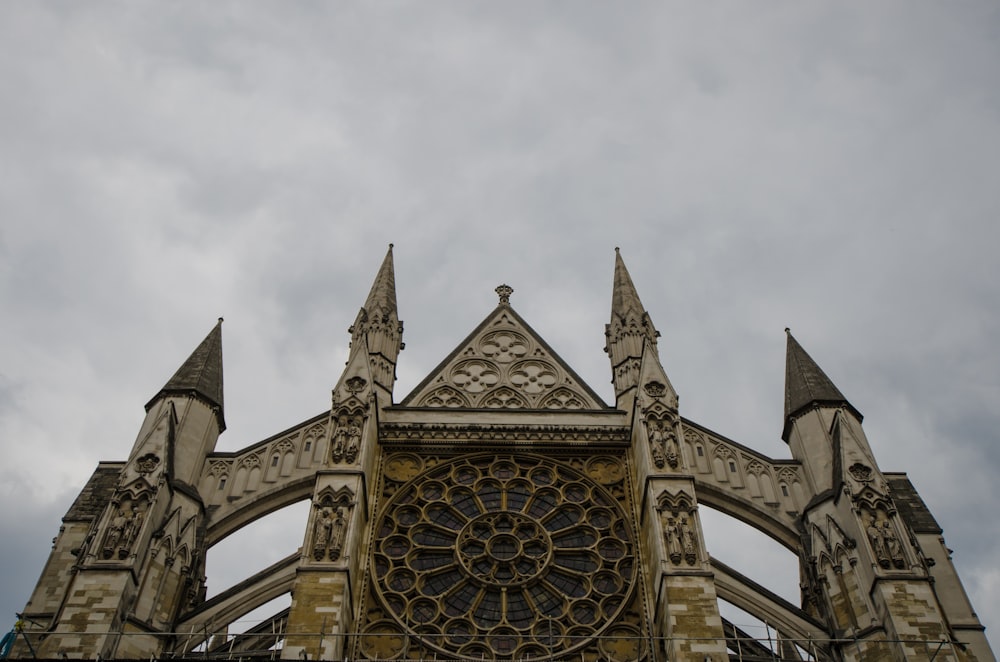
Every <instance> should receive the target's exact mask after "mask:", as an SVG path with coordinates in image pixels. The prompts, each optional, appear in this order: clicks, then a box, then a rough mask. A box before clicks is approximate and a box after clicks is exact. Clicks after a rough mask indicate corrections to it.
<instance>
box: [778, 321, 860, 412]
mask: <svg viewBox="0 0 1000 662" xmlns="http://www.w3.org/2000/svg"><path fill="white" fill-rule="evenodd" d="M785 333H787V334H788V348H787V350H786V354H785V419H786V420H787V419H788V418H789V417H791V416H794V415H795V414H797V413H798V412H799V411H800V410H802V409H804V408H805V407H807V406H809V405H811V404H813V403H822V404H827V405H833V406H838V405H847V406H848V407H850V408H851V409H852V410H853V409H854V407H852V406H851V403H849V402H848V401H847V398H845V397H844V396H843V394H842V393H841V392H840V391H839V390H838V389H837V387H836V386H834V385H833V382H832V381H830V378H829V377H827V376H826V373H824V372H823V371H822V370H820V367H819V366H818V365H816V362H815V361H813V360H812V357H810V356H809V355H808V354H806V350H804V349H802V345H800V344H799V343H798V341H797V340H795V338H794V337H793V336H792V333H791V331H790V330H789V329H785Z"/></svg>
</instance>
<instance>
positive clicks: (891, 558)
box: [862, 509, 906, 570]
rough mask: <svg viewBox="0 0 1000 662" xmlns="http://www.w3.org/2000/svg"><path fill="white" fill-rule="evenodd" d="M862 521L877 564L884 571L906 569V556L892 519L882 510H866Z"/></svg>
mask: <svg viewBox="0 0 1000 662" xmlns="http://www.w3.org/2000/svg"><path fill="white" fill-rule="evenodd" d="M862 521H863V522H864V526H865V534H866V535H867V538H868V544H869V545H870V546H871V550H872V555H873V558H874V559H875V562H876V563H878V565H879V566H880V567H882V568H883V569H884V570H889V569H891V568H895V569H897V570H902V569H904V568H905V567H906V556H905V555H904V553H903V545H902V543H901V542H900V540H899V535H898V533H897V531H896V526H895V524H894V523H893V522H892V521H891V517H889V515H888V514H887V513H886V512H884V511H883V510H881V509H865V510H864V511H863V514H862Z"/></svg>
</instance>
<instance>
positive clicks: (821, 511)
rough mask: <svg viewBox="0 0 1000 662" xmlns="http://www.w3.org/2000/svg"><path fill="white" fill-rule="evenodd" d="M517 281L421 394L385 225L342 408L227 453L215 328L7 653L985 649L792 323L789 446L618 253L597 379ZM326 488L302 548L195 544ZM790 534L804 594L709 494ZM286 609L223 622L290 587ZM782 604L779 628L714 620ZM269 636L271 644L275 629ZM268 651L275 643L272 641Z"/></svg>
mask: <svg viewBox="0 0 1000 662" xmlns="http://www.w3.org/2000/svg"><path fill="white" fill-rule="evenodd" d="M511 292H512V290H511V289H510V288H509V287H507V286H500V287H498V288H497V293H498V294H499V297H500V300H499V304H498V305H497V307H496V308H495V309H494V310H493V311H492V312H491V313H490V314H489V315H488V316H487V317H486V319H484V320H483V321H482V323H481V324H480V325H479V326H478V327H476V328H475V329H473V330H472V332H471V333H470V334H469V335H468V337H467V338H466V339H465V340H463V341H462V342H461V343H460V344H459V346H458V347H456V348H455V350H454V351H453V352H452V353H451V354H450V355H449V356H447V357H445V358H444V360H443V361H441V363H440V364H439V365H438V366H437V368H435V369H434V370H433V371H432V372H431V374H429V375H428V376H427V377H426V379H424V380H423V381H422V382H421V383H420V384H419V385H418V386H417V387H416V388H415V389H414V390H413V391H412V392H411V393H410V394H409V395H406V396H405V397H402V398H400V399H395V398H394V394H393V384H394V381H395V368H396V361H397V356H398V354H399V352H400V350H401V349H402V347H403V343H402V334H403V324H402V322H400V320H399V318H398V315H397V307H396V292H395V281H394V274H393V262H392V247H391V246H390V250H389V253H388V254H387V255H386V258H385V260H384V262H383V264H382V265H381V268H380V269H379V271H378V274H377V276H376V278H375V282H374V285H373V286H372V288H371V291H370V293H369V295H368V298H367V300H366V301H365V303H364V306H363V307H362V308H361V310H360V312H359V313H358V315H357V318H356V319H355V320H354V324H353V326H351V328H350V334H351V348H350V358H349V360H348V362H347V366H346V368H345V370H344V372H343V374H342V376H341V377H340V380H339V381H338V382H337V383H336V385H335V387H334V388H333V392H332V403H331V407H330V409H329V411H324V412H322V413H321V414H319V415H317V416H315V417H313V418H311V419H309V420H306V421H303V422H301V423H299V424H296V425H294V426H292V427H290V428H289V429H287V430H285V431H284V432H281V433H279V434H276V435H274V436H271V437H268V438H267V439H264V440H263V441H261V442H259V443H257V444H254V445H252V446H250V447H247V448H244V449H243V450H240V451H236V452H217V451H216V450H215V445H216V440H217V438H218V436H219V434H220V433H221V432H222V431H223V430H225V425H226V424H225V418H224V416H223V411H224V408H223V389H222V335H221V334H222V330H221V320H219V324H217V325H216V326H215V328H214V329H212V331H211V332H210V333H209V334H208V336H207V337H206V338H205V340H204V341H203V342H202V343H201V344H200V345H199V346H198V347H197V348H196V349H195V350H194V353H193V354H192V355H191V356H190V358H188V359H187V361H185V362H184V363H183V365H182V366H181V367H180V369H179V370H178V371H177V372H176V374H174V376H173V377H171V378H170V380H169V381H168V382H167V384H166V385H165V386H164V387H163V388H162V389H161V390H160V391H159V392H158V393H156V395H155V396H154V397H153V398H152V399H151V400H150V401H149V402H148V403H147V404H146V412H147V413H146V418H145V420H144V422H143V424H142V427H141V429H140V430H139V434H138V437H137V438H136V441H135V443H134V445H133V447H132V449H131V451H130V452H129V454H128V457H127V459H125V460H124V461H115V462H101V463H100V464H99V465H98V467H97V469H96V471H95V472H94V474H93V476H92V477H91V479H90V481H89V482H88V483H87V485H86V487H84V489H83V491H82V492H81V493H80V496H79V497H78V499H77V500H76V502H75V503H74V504H73V505H72V507H71V508H70V509H69V512H67V514H66V516H65V517H64V518H63V525H62V528H61V529H60V530H59V535H58V536H57V538H56V539H55V542H54V546H53V549H52V552H51V556H50V558H49V560H48V563H47V564H46V565H45V568H44V570H43V572H42V576H41V578H40V579H39V581H38V585H37V587H36V589H35V591H34V593H33V594H32V595H31V598H30V600H29V601H28V604H27V606H26V607H25V612H24V619H23V627H24V630H23V636H21V637H19V639H18V641H17V644H16V645H15V648H14V650H13V655H14V656H15V657H31V656H33V655H35V656H38V657H48V658H58V657H63V656H65V657H69V658H90V659H95V658H97V657H100V658H102V659H113V658H118V659H126V658H142V659H150V658H156V657H183V656H186V655H188V654H192V655H193V654H194V653H193V651H196V650H197V651H198V652H197V655H198V657H210V656H212V655H215V654H220V655H223V656H228V657H252V656H255V655H257V656H260V655H264V656H273V655H275V653H274V650H275V649H279V650H280V653H278V654H280V657H282V658H285V659H302V658H308V659H328V660H341V659H363V660H376V659H379V660H386V659H388V660H395V659H418V658H426V659H436V660H447V659H487V660H508V659H510V660H513V659H532V658H533V659H552V660H582V661H584V662H591V661H592V662H597V661H607V662H629V661H631V660H650V661H652V660H697V661H698V662H702V661H705V660H715V661H720V660H725V659H729V658H730V657H732V658H733V659H746V660H752V659H779V658H780V659H817V660H930V659H935V660H993V659H994V657H993V654H992V652H991V650H990V647H989V644H988V642H987V640H986V638H985V636H984V633H983V627H982V626H981V624H980V623H979V621H978V619H977V618H976V616H975V613H974V612H973V610H972V607H971V605H970V604H969V601H968V599H967V597H966V594H965V592H964V590H963V588H962V584H961V582H960V580H959V578H958V576H957V574H956V572H955V569H954V567H953V565H952V563H951V560H950V558H949V553H948V550H947V548H946V547H945V544H944V539H943V538H942V531H941V528H940V527H939V526H938V524H937V522H936V521H935V520H934V518H933V517H932V516H931V514H930V513H929V512H928V510H927V508H926V506H925V505H924V503H923V502H922V501H921V499H920V497H919V496H918V495H917V492H916V490H915V489H914V487H913V485H912V484H911V483H910V481H909V480H908V479H907V477H906V476H905V475H904V474H899V473H888V472H885V471H883V470H882V469H881V468H880V467H879V464H878V463H877V462H876V460H875V454H874V453H873V450H872V448H871V446H870V445H869V442H868V440H867V439H866V437H865V432H864V429H863V427H862V417H861V414H860V413H859V412H858V410H857V409H856V408H855V407H854V406H852V405H851V403H850V402H849V401H848V400H847V398H845V397H844V395H842V394H841V392H840V391H839V390H838V389H837V387H836V386H834V384H833V383H832V382H831V381H830V379H829V378H828V377H827V376H826V375H825V374H824V372H823V371H822V370H821V369H820V368H819V366H818V365H817V364H816V363H815V362H814V361H813V360H812V359H811V358H810V357H809V355H808V354H807V353H806V352H805V350H803V348H802V347H801V346H800V345H799V343H798V342H797V341H796V339H795V338H793V337H792V336H791V335H790V334H789V335H788V338H787V365H786V382H785V424H784V431H783V434H782V437H783V439H784V440H785V442H787V444H788V447H789V451H790V457H789V458H787V459H772V458H769V457H766V456H764V455H762V454H761V453H759V452H756V451H754V450H753V449H751V448H747V447H746V446H743V445H741V444H739V443H737V442H734V441H732V440H729V439H726V438H724V437H722V436H720V435H718V434H716V433H714V432H712V431H711V430H710V429H709V428H707V427H704V426H702V425H701V424H699V423H696V422H694V421H690V420H687V419H685V418H683V417H682V416H681V412H680V411H679V410H678V400H677V393H676V391H675V390H674V387H673V385H672V384H671V382H670V379H669V378H668V377H667V374H666V372H665V371H664V369H663V366H662V363H661V360H660V357H659V354H658V347H657V337H658V336H659V334H658V332H657V331H656V328H655V327H654V325H653V321H652V320H651V319H650V317H649V315H648V314H647V313H646V310H645V308H644V307H643V305H642V303H641V301H640V299H639V296H638V294H637V291H636V288H635V287H634V285H633V283H632V280H631V278H630V276H629V273H628V271H627V270H626V268H625V264H624V262H623V261H622V258H621V256H620V255H618V254H617V252H616V256H615V266H614V284H613V289H612V299H611V319H610V323H609V324H608V325H607V327H606V331H605V333H606V337H607V346H606V348H605V351H606V352H607V354H608V356H609V357H610V360H611V371H612V380H613V385H614V394H615V401H614V403H611V404H609V403H605V402H603V401H602V399H601V398H600V397H599V396H598V395H597V394H596V393H595V392H594V391H593V390H592V389H591V388H590V387H589V386H588V385H587V384H585V383H584V382H583V380H582V379H581V378H580V377H579V376H578V375H577V374H576V373H574V371H573V369H572V368H571V367H570V366H569V365H567V364H566V363H565V362H564V361H563V360H562V359H561V358H560V357H559V355H558V354H556V352H555V350H554V349H553V348H552V347H550V346H549V345H548V344H547V343H546V342H545V340H543V339H542V338H541V337H540V336H539V335H538V334H537V333H536V332H535V331H534V330H533V329H532V328H531V326H529V324H528V322H527V321H525V320H524V319H522V318H521V316H520V315H518V313H517V312H515V310H514V308H513V307H512V306H511V304H510V295H511ZM307 499H308V500H309V501H310V503H311V508H310V509H309V516H308V521H306V522H304V534H303V540H302V547H301V548H300V549H299V551H298V552H297V553H295V554H293V555H292V556H290V557H288V558H286V559H284V560H282V561H280V562H278V563H276V564H274V565H272V566H271V567H269V568H266V569H265V570H263V571H261V572H260V573H258V574H256V575H254V576H251V577H248V578H246V580H245V581H243V582H241V583H239V584H237V585H236V586H233V587H232V588H231V589H229V590H227V591H225V592H224V593H222V594H220V595H217V596H215V597H213V598H212V599H209V600H206V599H205V588H204V587H205V581H206V578H205V554H206V550H207V549H209V548H210V547H211V546H212V545H213V544H215V543H217V542H219V541H220V540H222V539H223V538H225V537H226V536H227V535H229V534H231V533H233V532H234V531H236V530H238V529H240V528H241V527H243V526H244V525H246V524H249V523H252V522H253V521H255V520H256V519H259V518H261V517H263V516H265V515H267V514H268V513H271V512H274V511H275V510H277V509H279V508H282V507H284V506H286V505H288V504H291V503H294V502H297V501H302V500H307ZM700 504H704V505H706V506H710V507H712V508H715V509H718V510H720V511H723V512H724V513H727V514H729V515H732V516H734V517H736V518H738V519H740V520H742V521H743V522H746V523H748V524H750V525H752V526H753V527H756V528H757V529H759V530H761V531H763V532H765V533H766V534H767V535H769V536H770V537H772V538H773V539H775V540H777V541H779V542H780V543H782V544H783V545H784V546H785V547H787V548H788V549H789V550H791V551H792V552H794V553H795V554H796V555H797V556H798V558H799V562H800V576H801V587H802V599H801V603H800V604H791V603H789V602H787V601H786V600H784V599H782V598H780V597H778V596H776V595H774V594H773V593H771V592H769V591H767V590H766V589H764V588H763V587H761V586H759V585H757V584H755V583H754V582H752V581H750V580H749V579H747V578H746V577H743V576H742V575H740V574H739V573H738V572H736V571H734V570H733V569H731V568H729V567H727V566H725V565H723V564H722V563H720V562H718V561H716V560H715V559H713V558H712V556H711V555H710V552H711V550H709V549H706V546H705V539H704V536H703V529H702V521H701V517H700V514H699V505H700ZM286 593H291V596H292V597H291V607H290V608H289V609H288V610H286V611H284V612H282V613H280V614H277V615H275V617H274V618H273V619H272V620H271V621H268V622H265V623H264V624H262V626H260V627H259V628H257V629H255V630H251V631H250V632H247V633H244V634H242V635H240V636H233V637H229V638H226V637H213V636H212V634H213V633H220V632H225V631H226V627H227V625H228V624H230V623H232V622H233V621H235V620H236V619H238V618H239V617H241V616H242V615H244V614H246V613H247V612H249V611H251V610H252V609H255V608H256V607H258V606H260V605H262V604H265V603H266V602H268V601H270V600H272V599H273V598H275V597H277V596H280V595H282V594H286ZM720 599H722V600H725V601H727V602H729V603H732V604H733V605H736V606H737V607H739V608H741V609H743V610H745V611H746V612H748V613H750V614H753V615H755V616H757V617H759V618H760V619H761V620H764V621H766V622H767V623H768V624H769V625H770V626H771V627H772V628H773V631H774V640H773V641H772V642H771V645H765V644H764V643H761V642H758V641H755V640H753V639H752V638H749V637H747V635H746V633H745V632H743V631H742V630H740V628H739V627H737V626H735V625H733V624H732V623H729V622H728V621H727V620H725V619H724V618H723V617H722V616H721V615H720V611H719V600H720ZM269 648H270V649H272V650H271V651H270V652H268V649H269ZM262 651H263V652H262Z"/></svg>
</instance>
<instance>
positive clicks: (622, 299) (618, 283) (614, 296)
mask: <svg viewBox="0 0 1000 662" xmlns="http://www.w3.org/2000/svg"><path fill="white" fill-rule="evenodd" d="M616 316H617V317H619V318H620V319H622V320H624V319H627V318H628V317H629V316H635V317H638V318H643V317H644V316H645V318H646V320H648V319H649V318H648V316H646V309H645V308H643V306H642V301H640V300H639V293H638V292H636V289H635V285H634V284H633V283H632V276H630V275H629V273H628V268H627V267H626V266H625V261H624V260H622V254H621V250H620V249H619V248H618V247H615V281H614V287H613V289H612V291H611V319H612V321H614V318H615V317H616ZM649 328H650V329H651V330H652V331H653V335H654V337H656V336H659V335H660V334H659V333H657V332H656V329H653V323H652V321H649ZM654 342H655V341H654Z"/></svg>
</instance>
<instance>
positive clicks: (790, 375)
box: [781, 328, 871, 493]
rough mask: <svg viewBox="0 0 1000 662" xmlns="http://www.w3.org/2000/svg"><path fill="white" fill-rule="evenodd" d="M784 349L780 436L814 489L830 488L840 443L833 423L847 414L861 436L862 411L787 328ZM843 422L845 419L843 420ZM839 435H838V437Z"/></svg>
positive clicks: (839, 427) (836, 477) (868, 450)
mask: <svg viewBox="0 0 1000 662" xmlns="http://www.w3.org/2000/svg"><path fill="white" fill-rule="evenodd" d="M785 333H786V334H787V335H788V341H787V348H786V352H785V424H784V428H783V430H782V432H781V438H782V439H783V440H784V441H785V443H787V444H788V445H789V446H790V448H791V451H792V457H794V458H795V459H797V460H799V461H801V462H802V463H803V466H804V467H805V469H806V472H807V473H808V475H809V478H810V480H811V481H812V484H813V486H814V488H815V489H816V492H817V493H818V492H822V491H824V490H829V489H831V488H832V487H833V486H834V485H835V484H837V483H838V482H839V481H840V479H841V478H840V476H839V475H835V474H839V473H841V471H840V468H839V467H838V466H837V465H839V463H840V458H839V455H840V452H839V450H838V446H839V444H838V443H836V440H835V439H834V437H833V434H832V433H833V432H834V429H835V427H836V428H837V430H840V429H841V427H842V425H838V426H835V425H834V424H835V422H836V421H838V420H840V421H844V419H843V418H842V417H843V416H844V415H847V416H848V417H849V418H850V419H853V423H852V424H851V426H850V427H851V428H852V429H854V428H856V429H857V430H858V432H857V436H859V437H861V436H863V434H864V433H863V432H861V431H860V428H861V420H862V416H861V412H859V411H858V410H857V409H855V408H854V406H853V405H852V404H851V403H850V402H848V401H847V398H846V397H844V395H843V394H842V393H841V392H840V389H838V388H837V387H836V386H835V385H834V384H833V381H831V379H830V378H829V377H827V375H826V373H825V372H823V370H822V369H821V368H820V367H819V365H818V364H817V363H816V362H815V361H814V360H813V359H812V357H811V356H809V354H808V353H806V351H805V349H803V348H802V345H800V344H799V342H798V341H797V340H796V339H795V337H794V336H792V333H791V330H790V329H787V328H786V329H785ZM843 424H846V422H843ZM838 438H839V437H838ZM861 445H862V446H864V448H865V452H866V454H869V455H870V453H871V451H870V449H868V448H867V446H868V444H867V442H863V443H862V444H861Z"/></svg>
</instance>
